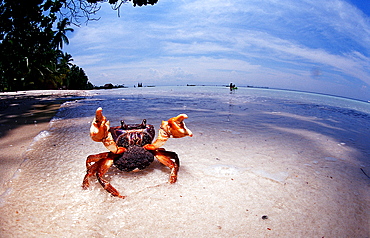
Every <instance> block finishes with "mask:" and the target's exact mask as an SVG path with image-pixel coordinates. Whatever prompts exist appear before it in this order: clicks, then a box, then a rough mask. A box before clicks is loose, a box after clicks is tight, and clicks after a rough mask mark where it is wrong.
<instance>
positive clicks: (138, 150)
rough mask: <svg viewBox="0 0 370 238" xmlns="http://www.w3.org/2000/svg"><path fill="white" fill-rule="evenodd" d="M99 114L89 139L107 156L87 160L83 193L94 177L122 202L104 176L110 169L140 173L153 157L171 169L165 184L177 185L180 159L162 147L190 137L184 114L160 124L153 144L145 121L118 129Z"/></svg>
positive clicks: (153, 131) (123, 125) (98, 155)
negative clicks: (174, 139) (170, 141)
mask: <svg viewBox="0 0 370 238" xmlns="http://www.w3.org/2000/svg"><path fill="white" fill-rule="evenodd" d="M102 110H103V109H102V108H98V109H97V110H96V115H95V118H94V120H93V122H92V124H91V128H90V136H91V138H92V140H94V141H96V142H103V144H104V145H105V147H106V148H107V149H108V150H109V152H103V153H100V154H95V155H89V156H88V157H87V160H86V168H87V172H86V175H85V177H84V180H83V184H82V187H83V188H84V189H87V188H88V187H89V185H90V184H89V178H90V177H91V176H93V175H96V177H97V180H98V181H99V183H100V184H101V185H102V186H103V188H104V189H105V190H107V191H108V192H110V193H111V194H112V195H113V196H117V197H120V198H125V196H122V195H121V194H120V193H119V192H118V191H117V190H116V189H115V188H114V187H113V186H112V185H111V184H110V183H109V182H108V181H106V180H105V179H103V177H104V175H105V173H106V172H107V171H108V170H109V168H110V167H111V166H112V165H114V166H115V167H117V168H118V169H120V170H122V171H126V172H130V171H138V170H142V169H144V168H146V167H147V166H149V165H150V163H151V162H153V161H154V157H155V158H157V159H158V161H159V162H161V163H162V164H164V165H166V166H167V167H169V168H170V169H171V173H170V178H169V181H168V182H169V183H175V182H176V180H177V173H178V170H179V167H180V162H179V158H178V156H177V154H176V153H175V152H172V151H166V150H165V149H164V148H161V146H162V145H163V144H164V143H165V142H166V141H167V140H168V139H169V138H171V137H172V138H181V137H184V136H190V137H191V136H193V133H192V132H191V131H190V130H189V129H188V128H187V127H186V126H185V123H184V119H186V118H188V116H187V115H186V114H180V115H178V116H177V117H173V118H171V119H169V120H168V121H162V124H161V126H160V129H159V134H158V137H157V139H156V140H155V141H154V143H152V141H153V139H154V136H155V130H154V126H153V125H149V124H146V120H145V119H144V120H143V122H142V123H141V124H125V123H124V122H123V121H121V126H117V127H110V125H109V121H108V120H107V119H106V117H105V116H103V114H102Z"/></svg>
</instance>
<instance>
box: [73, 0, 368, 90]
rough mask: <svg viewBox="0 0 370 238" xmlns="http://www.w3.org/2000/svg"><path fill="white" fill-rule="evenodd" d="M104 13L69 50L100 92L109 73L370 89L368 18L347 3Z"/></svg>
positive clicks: (193, 5)
mask: <svg viewBox="0 0 370 238" xmlns="http://www.w3.org/2000/svg"><path fill="white" fill-rule="evenodd" d="M101 14H102V18H101V20H100V21H98V22H91V23H89V24H88V25H87V26H82V27H81V28H79V29H77V30H76V31H75V33H74V34H73V35H72V38H71V40H70V41H71V45H70V46H68V47H67V48H66V49H67V50H68V51H69V52H70V53H71V54H72V55H73V57H74V59H75V61H74V62H75V63H76V64H78V65H80V66H82V67H83V68H84V69H85V70H86V72H87V73H88V75H89V77H90V80H91V81H93V83H95V84H104V83H105V81H106V80H107V78H106V77H108V75H109V79H110V80H116V81H117V83H118V81H119V83H122V82H121V81H122V80H124V81H127V82H134V81H137V80H138V79H140V80H150V81H151V82H152V83H153V84H156V83H157V82H158V83H160V84H161V83H165V82H169V83H173V82H179V80H180V81H181V82H184V83H192V82H194V83H196V82H208V83H219V82H228V81H229V80H231V79H232V80H233V81H234V82H239V83H240V84H241V83H243V82H245V83H249V82H254V83H258V84H263V85H266V86H268V85H273V86H275V87H283V88H291V89H298V88H299V89H304V88H305V87H306V88H310V89H312V90H313V91H317V92H322V90H323V85H325V86H327V85H332V84H333V83H336V84H338V85H341V86H340V87H339V88H341V87H342V86H343V85H347V86H348V87H353V90H356V89H358V90H360V89H361V90H362V89H363V88H367V89H365V91H366V90H369V88H370V86H369V85H370V71H369V69H370V61H369V59H370V58H369V57H370V55H369V54H370V34H369V33H370V22H369V19H370V18H369V17H368V16H366V15H364V14H363V12H361V11H360V10H359V9H357V8H356V7H354V6H353V5H351V4H350V3H348V2H346V1H342V0H328V1H324V2H320V1H312V0H302V1H294V0H286V1H276V0H258V1H257V0H248V1H244V0H202V1H201V0H192V1H179V0H160V1H159V2H158V4H156V5H155V6H150V7H142V8H133V7H132V6H129V5H126V6H123V8H122V9H121V17H120V18H118V17H117V16H116V14H115V12H113V11H112V10H111V9H107V8H106V7H104V8H103V11H102V12H101ZM313 69H320V70H319V71H320V74H316V76H313V74H312V72H313ZM130 80H131V81H130ZM156 80H157V81H156ZM313 85H314V86H315V87H314V88H312V86H313ZM331 88H333V90H334V88H336V87H334V86H332V87H331ZM342 91H343V90H342V89H341V90H340V91H338V92H337V93H342ZM369 92H370V91H369ZM333 93H334V94H335V92H333ZM347 96H348V95H347Z"/></svg>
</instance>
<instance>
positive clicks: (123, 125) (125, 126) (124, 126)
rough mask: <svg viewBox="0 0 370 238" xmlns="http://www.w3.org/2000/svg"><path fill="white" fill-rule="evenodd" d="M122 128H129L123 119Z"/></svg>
mask: <svg viewBox="0 0 370 238" xmlns="http://www.w3.org/2000/svg"><path fill="white" fill-rule="evenodd" d="M121 129H127V125H126V123H125V122H124V121H123V120H122V121H121Z"/></svg>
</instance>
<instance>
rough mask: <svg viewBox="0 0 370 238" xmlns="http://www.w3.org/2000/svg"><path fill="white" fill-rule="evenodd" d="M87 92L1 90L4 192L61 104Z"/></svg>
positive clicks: (1, 180)
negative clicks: (28, 150) (29, 148)
mask: <svg viewBox="0 0 370 238" xmlns="http://www.w3.org/2000/svg"><path fill="white" fill-rule="evenodd" d="M87 95H88V93H87V92H86V91H82V90H33V91H19V92H2V93H0V114H1V117H0V118H1V119H0V125H1V126H0V194H3V193H4V192H5V191H6V189H7V185H8V183H9V182H10V181H11V179H12V177H13V176H14V175H15V174H16V172H17V169H18V168H19V166H20V164H21V163H22V162H23V154H24V153H25V151H26V150H27V149H28V147H29V146H30V145H31V143H32V141H33V139H34V138H35V137H36V136H37V135H38V134H39V133H40V132H41V131H44V130H47V129H48V128H49V122H50V120H51V119H52V118H53V116H54V115H55V113H56V112H57V110H58V109H59V107H60V105H61V104H62V103H64V102H65V101H68V100H73V99H77V98H82V97H85V96H87Z"/></svg>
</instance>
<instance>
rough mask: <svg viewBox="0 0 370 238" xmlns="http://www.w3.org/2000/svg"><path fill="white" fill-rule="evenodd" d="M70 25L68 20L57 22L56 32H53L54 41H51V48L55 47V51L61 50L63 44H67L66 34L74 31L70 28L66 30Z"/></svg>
mask: <svg viewBox="0 0 370 238" xmlns="http://www.w3.org/2000/svg"><path fill="white" fill-rule="evenodd" d="M70 24H71V23H70V22H69V20H68V18H64V19H63V20H62V21H60V22H58V24H57V29H58V30H57V31H54V33H55V35H54V39H53V42H52V44H53V46H55V47H56V48H57V49H62V48H63V42H64V43H65V44H67V45H68V44H69V40H68V37H67V36H66V33H67V32H68V31H70V32H73V31H74V30H73V29H72V28H68V27H67V26H69V25H70Z"/></svg>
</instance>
